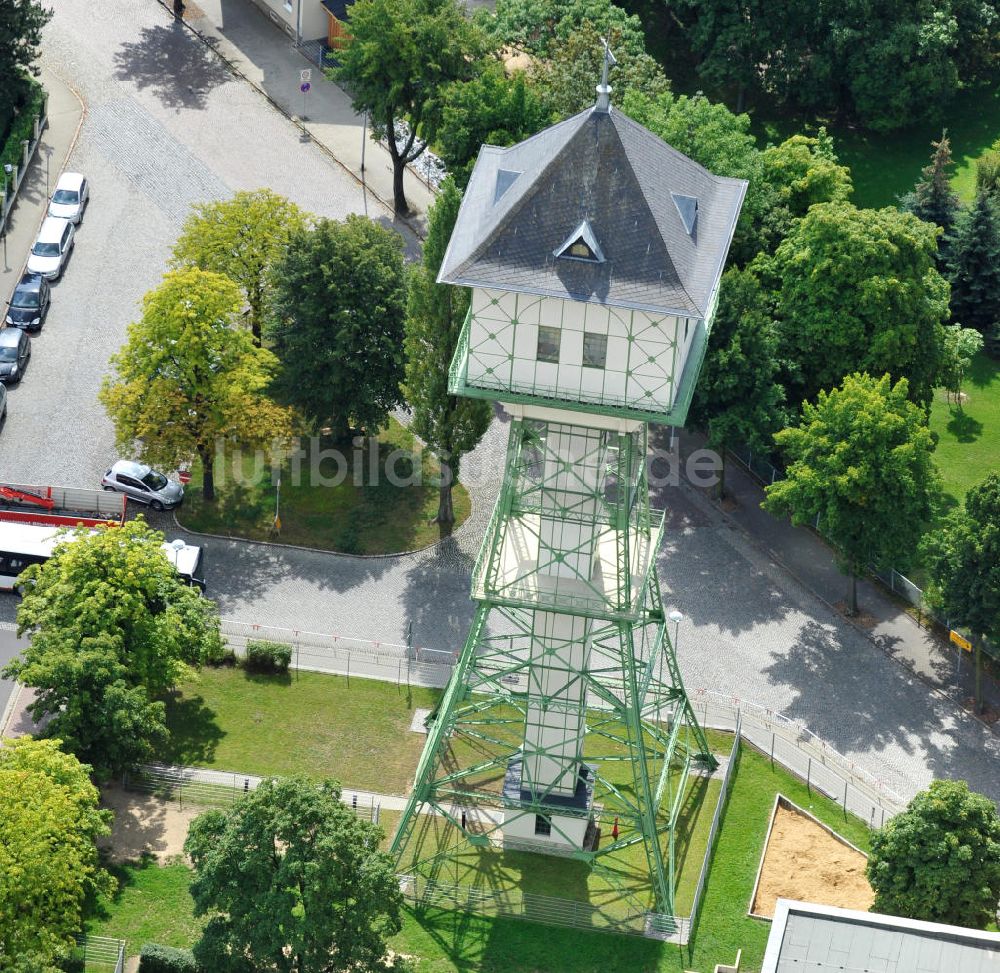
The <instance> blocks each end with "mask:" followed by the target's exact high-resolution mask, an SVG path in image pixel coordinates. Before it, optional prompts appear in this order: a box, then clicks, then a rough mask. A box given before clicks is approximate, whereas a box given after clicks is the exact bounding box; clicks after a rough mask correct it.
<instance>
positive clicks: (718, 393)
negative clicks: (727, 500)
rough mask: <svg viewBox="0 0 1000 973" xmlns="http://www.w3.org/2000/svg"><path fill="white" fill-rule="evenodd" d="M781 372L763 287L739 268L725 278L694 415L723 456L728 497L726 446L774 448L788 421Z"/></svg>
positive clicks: (722, 484)
mask: <svg viewBox="0 0 1000 973" xmlns="http://www.w3.org/2000/svg"><path fill="white" fill-rule="evenodd" d="M778 371H779V368H778V336H777V333H776V332H775V328H774V322H773V321H772V320H771V317H770V315H769V314H768V313H767V302H766V301H765V300H764V299H763V296H762V294H761V291H760V285H759V283H758V282H757V280H756V278H755V277H754V276H753V275H752V274H751V273H750V272H749V271H745V270H739V269H736V268H733V269H731V270H729V271H727V272H726V274H725V275H724V276H723V278H722V289H721V292H720V295H719V307H718V310H717V311H716V313H715V321H714V323H713V325H712V334H711V336H710V337H709V340H708V351H707V353H706V355H705V363H704V365H703V366H702V370H701V375H700V376H699V378H698V384H697V386H696V387H695V391H694V399H693V400H692V403H691V411H690V413H689V416H688V418H689V422H690V423H691V424H693V425H695V426H698V427H699V428H701V429H704V430H705V431H706V433H707V434H708V444H709V446H711V447H712V448H713V449H716V450H718V452H719V455H720V456H721V458H722V465H721V472H720V478H719V488H718V490H719V496H720V497H721V496H724V495H725V484H726V481H725V471H726V450H727V449H729V448H730V447H733V446H736V445H737V444H742V443H746V444H747V445H749V446H750V447H751V448H752V449H765V450H767V449H770V447H771V445H772V437H773V435H774V433H775V432H776V431H777V430H778V429H780V428H781V426H782V424H783V421H784V418H785V417H784V410H783V403H784V398H785V390H784V389H783V388H782V387H781V383H780V382H779V381H778Z"/></svg>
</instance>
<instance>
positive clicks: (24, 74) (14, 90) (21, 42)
mask: <svg viewBox="0 0 1000 973" xmlns="http://www.w3.org/2000/svg"><path fill="white" fill-rule="evenodd" d="M51 16H52V11H51V10H46V9H45V8H44V7H43V6H42V5H41V4H40V3H39V2H38V0H3V2H2V3H0V78H3V84H2V85H0V124H2V120H3V119H6V118H7V116H8V115H9V114H10V112H11V111H13V110H14V109H16V108H19V107H20V106H21V104H22V103H23V101H24V97H25V95H26V94H27V92H28V88H29V81H28V76H29V74H31V73H33V72H36V70H37V69H36V68H35V58H37V57H38V47H39V45H40V44H41V43H42V28H43V27H44V26H45V25H46V24H47V23H48V20H49V18H50V17H51Z"/></svg>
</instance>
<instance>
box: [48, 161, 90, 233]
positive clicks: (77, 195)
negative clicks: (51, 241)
mask: <svg viewBox="0 0 1000 973" xmlns="http://www.w3.org/2000/svg"><path fill="white" fill-rule="evenodd" d="M89 199H90V185H89V184H88V183H87V178H86V176H82V175H81V174H80V173H79V172H64V173H63V174H62V175H61V176H60V177H59V182H57V183H56V191H55V192H54V193H53V194H52V199H51V200H50V202H49V216H55V217H56V218H58V219H60V220H69V221H70V222H71V223H79V222H80V220H82V219H83V211H84V209H86V207H87V202H88V200H89Z"/></svg>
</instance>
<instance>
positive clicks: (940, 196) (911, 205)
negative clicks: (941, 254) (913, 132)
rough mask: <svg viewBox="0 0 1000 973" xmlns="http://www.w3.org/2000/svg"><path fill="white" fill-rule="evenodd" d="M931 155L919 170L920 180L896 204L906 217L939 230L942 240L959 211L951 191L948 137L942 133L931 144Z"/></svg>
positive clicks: (955, 198)
mask: <svg viewBox="0 0 1000 973" xmlns="http://www.w3.org/2000/svg"><path fill="white" fill-rule="evenodd" d="M931 147H932V148H933V149H934V151H933V152H932V153H931V161H930V162H929V163H928V164H927V165H926V166H924V168H923V169H921V170H920V178H919V179H918V180H917V183H916V185H915V186H914V187H913V192H912V193H907V194H906V195H905V196H903V197H902V199H901V200H900V205H901V207H902V208H903V209H904V210H905V211H906V212H908V213H912V214H913V215H914V216H916V217H918V218H919V219H922V220H923V221H924V222H926V223H933V224H934V225H935V226H939V227H941V229H942V230H943V231H944V234H945V236H942V239H945V238H946V235H947V233H948V231H949V230H950V229H951V227H952V224H953V223H954V222H955V217H956V216H957V214H958V211H959V208H960V206H959V201H958V194H957V193H956V192H955V191H954V190H953V189H952V188H951V177H952V173H951V171H950V170H951V169H952V167H953V166H954V165H955V163H954V162H953V161H952V158H951V143H950V142H949V141H948V133H947V132H942V133H941V138H940V139H939V140H938V141H937V142H931Z"/></svg>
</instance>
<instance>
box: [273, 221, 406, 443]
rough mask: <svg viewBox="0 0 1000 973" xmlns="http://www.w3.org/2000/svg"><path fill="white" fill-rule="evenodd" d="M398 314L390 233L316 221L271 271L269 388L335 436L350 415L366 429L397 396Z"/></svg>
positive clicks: (344, 430) (378, 422) (402, 304)
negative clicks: (274, 359) (272, 362)
mask: <svg viewBox="0 0 1000 973" xmlns="http://www.w3.org/2000/svg"><path fill="white" fill-rule="evenodd" d="M405 316H406V279H405V270H404V266H403V241H402V238H401V237H400V236H399V234H398V233H396V232H395V231H394V230H391V229H387V228H386V227H384V226H380V225H379V224H378V223H375V222H373V221H372V220H369V219H367V218H366V217H364V216H357V215H351V216H348V217H347V219H345V220H343V221H342V222H338V221H336V220H320V221H318V222H317V223H316V225H315V226H314V227H313V228H312V229H311V230H308V231H305V232H302V233H299V234H297V235H296V236H295V237H294V238H293V240H292V242H291V244H290V246H289V248H288V253H287V254H286V256H285V258H284V260H282V261H281V263H280V264H278V266H277V267H276V268H275V271H274V298H273V304H272V308H271V318H270V321H269V324H268V330H267V334H268V337H269V338H270V340H271V342H272V346H273V348H274V351H275V353H276V354H277V356H278V358H279V359H280V361H281V368H280V370H279V372H278V374H277V377H276V379H275V384H274V388H275V392H276V394H278V395H279V396H280V397H281V398H282V399H283V401H285V402H288V403H290V404H291V405H294V406H295V407H296V408H297V409H298V410H299V411H300V412H301V413H302V414H303V415H304V416H305V417H306V419H307V420H308V421H309V422H310V423H311V424H313V425H314V426H325V425H327V424H329V425H330V426H331V427H332V428H333V430H334V434H335V436H336V437H337V438H338V439H341V440H343V439H346V438H348V436H349V434H350V429H351V423H352V421H353V422H354V423H356V424H357V425H358V426H360V427H361V428H362V429H365V430H368V431H370V432H374V431H375V430H377V429H378V428H379V427H380V426H382V425H384V423H385V421H386V419H387V418H388V415H389V412H390V411H391V410H392V409H393V408H395V407H396V406H397V405H398V404H399V402H400V391H399V383H400V381H401V380H402V378H403V322H404V320H405Z"/></svg>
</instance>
